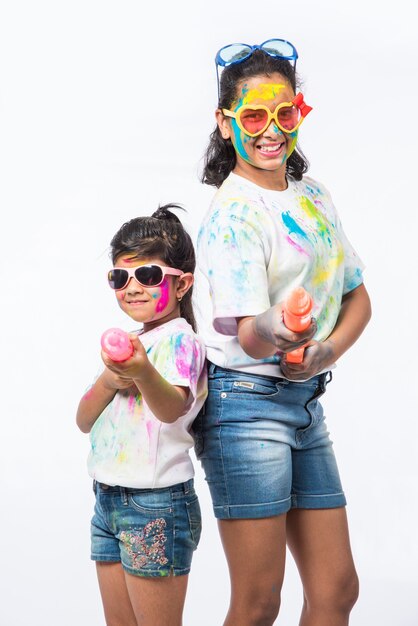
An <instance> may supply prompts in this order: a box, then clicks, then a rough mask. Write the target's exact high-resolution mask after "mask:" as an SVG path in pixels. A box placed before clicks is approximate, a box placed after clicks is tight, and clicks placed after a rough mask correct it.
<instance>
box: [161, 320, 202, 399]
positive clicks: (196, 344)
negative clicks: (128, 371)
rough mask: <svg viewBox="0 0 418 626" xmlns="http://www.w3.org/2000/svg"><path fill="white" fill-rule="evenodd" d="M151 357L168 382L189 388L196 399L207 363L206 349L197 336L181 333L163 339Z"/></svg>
mask: <svg viewBox="0 0 418 626" xmlns="http://www.w3.org/2000/svg"><path fill="white" fill-rule="evenodd" d="M149 356H150V360H151V362H152V364H153V365H154V367H155V368H156V370H157V371H158V372H159V373H160V374H161V376H163V378H165V380H166V381H167V382H169V383H170V384H171V385H176V386H178V387H188V388H189V389H190V392H191V394H192V396H193V398H196V392H197V384H198V381H199V377H200V375H201V373H202V370H203V367H204V363H205V347H204V345H203V342H202V341H200V340H199V338H198V337H197V336H196V335H193V334H191V333H187V332H179V333H175V334H174V335H170V336H165V337H162V338H161V340H160V341H159V342H158V344H157V345H156V346H154V347H153V350H152V353H151V355H149Z"/></svg>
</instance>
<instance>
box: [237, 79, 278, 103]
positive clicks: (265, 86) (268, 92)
mask: <svg viewBox="0 0 418 626" xmlns="http://www.w3.org/2000/svg"><path fill="white" fill-rule="evenodd" d="M283 89H286V85H280V84H279V85H277V84H275V83H260V84H259V85H258V86H257V87H254V89H250V90H249V91H247V93H246V94H245V95H244V97H243V99H242V103H243V104H250V103H251V102H252V101H253V100H274V98H275V97H276V96H277V94H278V93H280V92H281V91H283Z"/></svg>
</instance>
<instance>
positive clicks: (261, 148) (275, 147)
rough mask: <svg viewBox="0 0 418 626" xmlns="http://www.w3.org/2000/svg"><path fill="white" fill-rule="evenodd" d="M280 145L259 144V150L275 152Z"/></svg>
mask: <svg viewBox="0 0 418 626" xmlns="http://www.w3.org/2000/svg"><path fill="white" fill-rule="evenodd" d="M278 148H280V146H260V150H263V152H276V150H278Z"/></svg>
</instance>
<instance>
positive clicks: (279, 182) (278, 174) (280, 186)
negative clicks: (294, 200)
mask: <svg viewBox="0 0 418 626" xmlns="http://www.w3.org/2000/svg"><path fill="white" fill-rule="evenodd" d="M233 172H234V174H237V175H238V176H242V177H243V178H246V179H247V180H249V181H251V182H252V183H255V184H256V185H258V186H259V187H263V188H264V189H271V190H273V191H284V190H285V189H287V186H288V185H287V180H286V165H284V166H282V167H280V168H279V169H277V170H273V171H270V170H262V169H260V168H258V167H254V166H253V165H250V164H249V163H246V161H242V160H239V161H238V159H237V164H236V166H235V167H234V170H233Z"/></svg>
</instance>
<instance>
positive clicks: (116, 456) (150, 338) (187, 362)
mask: <svg viewBox="0 0 418 626" xmlns="http://www.w3.org/2000/svg"><path fill="white" fill-rule="evenodd" d="M138 336H139V339H140V341H141V342H142V344H143V345H144V347H145V349H146V352H147V355H148V358H149V360H150V362H151V363H152V364H153V365H154V367H155V368H156V369H157V370H158V372H159V373H160V374H161V376H163V377H164V378H165V380H167V381H168V382H169V383H171V384H172V385H176V386H181V387H189V389H190V394H189V401H188V404H187V409H186V413H185V414H184V415H182V416H180V417H179V418H178V419H177V420H176V421H175V422H174V423H172V424H166V423H163V422H161V421H160V420H159V419H158V418H157V417H155V415H153V413H152V412H151V411H150V409H149V407H148V406H147V404H146V403H145V402H144V400H143V399H142V396H141V394H140V393H139V392H137V395H133V394H132V393H131V390H120V391H118V392H117V394H116V396H115V397H114V399H113V400H112V402H111V403H110V404H109V405H108V406H107V407H106V408H105V410H104V411H103V413H102V414H101V415H100V417H99V418H98V419H97V420H96V422H95V424H94V426H93V429H92V431H91V433H90V441H91V451H90V454H89V458H88V471H89V474H90V476H91V477H92V478H94V479H95V480H97V481H98V482H101V483H105V484H107V485H121V486H123V487H134V488H144V489H145V488H158V487H167V486H169V485H175V484H177V483H182V482H185V481H187V480H189V479H190V478H192V477H193V476H194V470H193V464H192V461H191V459H190V456H189V453H188V450H189V448H191V447H192V446H193V443H194V442H193V438H192V436H191V434H190V432H189V429H190V426H191V423H192V422H193V420H194V418H195V417H196V415H197V414H198V412H199V410H200V408H201V407H202V405H203V403H204V401H205V398H206V395H207V381H206V368H205V346H204V344H203V341H202V340H201V339H200V338H199V337H198V336H197V335H196V334H195V333H194V332H193V329H192V327H191V326H190V324H188V323H187V322H186V320H185V319H183V318H181V317H178V318H175V319H173V320H171V321H169V322H167V323H166V324H162V325H161V326H157V328H155V329H153V330H150V331H148V332H146V333H143V334H141V331H139V332H138Z"/></svg>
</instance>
